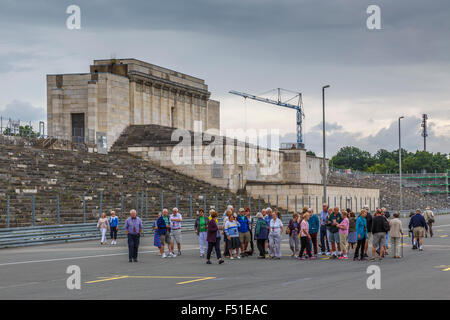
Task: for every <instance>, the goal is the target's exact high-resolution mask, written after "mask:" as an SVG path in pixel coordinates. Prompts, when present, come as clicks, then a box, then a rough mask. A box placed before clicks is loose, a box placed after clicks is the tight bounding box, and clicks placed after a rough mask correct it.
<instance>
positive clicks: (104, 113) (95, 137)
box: [47, 59, 379, 203]
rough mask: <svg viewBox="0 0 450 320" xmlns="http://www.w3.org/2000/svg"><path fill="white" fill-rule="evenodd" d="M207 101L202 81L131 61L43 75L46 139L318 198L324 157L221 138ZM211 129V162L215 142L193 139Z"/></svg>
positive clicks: (226, 183) (216, 109)
mask: <svg viewBox="0 0 450 320" xmlns="http://www.w3.org/2000/svg"><path fill="white" fill-rule="evenodd" d="M209 98H210V92H209V91H208V86H207V85H206V84H205V81H204V80H202V79H199V78H196V77H192V76H190V75H187V74H183V73H179V72H176V71H173V70H169V69H166V68H162V67H159V66H155V65H153V64H150V63H147V62H143V61H140V60H136V59H107V60H94V63H93V64H92V65H91V66H90V70H89V73H82V74H59V75H47V126H48V134H49V135H50V136H53V137H56V138H59V139H65V140H72V141H74V142H84V143H86V144H87V145H88V147H89V148H91V150H92V151H97V152H101V153H107V152H109V151H113V152H114V151H121V152H127V153H130V154H134V155H136V156H138V157H141V158H143V159H145V160H148V161H150V162H152V163H153V164H154V165H156V166H160V167H166V168H169V169H171V170H174V171H177V172H178V173H180V174H184V175H187V176H190V177H193V178H195V179H198V180H201V181H205V182H207V183H210V184H212V185H214V186H216V187H220V188H225V189H228V190H230V191H232V192H236V191H238V190H244V189H245V190H247V191H248V192H249V194H250V195H251V196H253V197H258V196H259V195H260V194H261V193H263V194H267V195H272V198H273V197H274V196H275V195H284V196H285V197H286V203H287V202H288V198H287V197H288V195H291V196H294V194H295V195H298V196H300V195H301V196H304V197H315V198H316V199H317V198H319V197H320V194H321V184H322V181H323V179H322V159H321V158H318V157H315V156H308V155H307V154H306V150H305V149H302V148H298V149H297V148H287V149H280V150H270V149H266V148H261V147H258V146H256V145H252V144H250V143H245V142H243V141H240V140H237V139H230V138H227V137H224V136H220V104H219V102H218V101H214V100H211V99H209ZM176 129H184V131H185V133H186V135H187V136H188V137H189V139H191V137H192V139H191V142H192V144H191V143H189V148H187V150H188V153H189V161H188V163H182V164H180V163H176V162H174V161H173V159H174V158H173V156H174V154H175V153H176V152H178V151H177V150H178V149H179V148H178V147H179V142H180V140H179V139H178V138H177V137H175V139H174V136H173V134H174V132H177V131H183V130H176ZM211 129H212V130H211ZM211 131H215V132H217V134H214V136H215V138H214V139H213V140H214V142H216V139H217V141H221V148H223V151H222V152H220V156H218V158H217V156H215V157H214V159H215V160H213V161H210V162H208V161H204V155H205V152H206V153H207V152H209V151H208V150H210V149H211V145H213V142H212V140H210V139H209V140H208V139H206V141H204V140H203V138H204V136H203V137H202V138H201V139H202V140H201V142H200V143H199V144H198V143H197V144H196V143H194V142H195V135H196V134H198V133H199V132H201V134H202V135H204V134H205V133H208V132H211ZM95 149H96V150H95ZM221 150H222V149H221ZM230 151H231V152H230ZM214 153H215V152H214ZM230 159H231V160H230ZM216 160H217V161H216ZM228 160H230V161H228ZM326 166H328V161H326ZM274 168H275V170H273V169H274ZM330 194H331V195H333V196H335V197H339V198H340V199H341V198H342V197H344V198H345V199H348V197H349V196H352V198H353V197H357V198H362V197H364V198H377V199H378V198H379V190H378V189H372V188H352V187H345V188H344V187H340V186H334V187H333V188H331V187H330Z"/></svg>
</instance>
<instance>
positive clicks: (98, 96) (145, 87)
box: [47, 59, 220, 150]
mask: <svg viewBox="0 0 450 320" xmlns="http://www.w3.org/2000/svg"><path fill="white" fill-rule="evenodd" d="M209 97H210V92H209V91H208V86H207V85H206V84H205V81H204V80H202V79H199V78H196V77H193V76H190V75H187V74H183V73H180V72H177V71H173V70H169V69H166V68H163V67H159V66H156V65H153V64H150V63H147V62H144V61H140V60H136V59H106V60H94V64H93V65H91V66H90V72H89V73H79V74H58V75H47V126H48V135H49V136H54V137H56V138H59V139H65V140H72V141H73V142H85V143H88V144H97V145H103V146H104V147H105V148H106V150H109V149H110V147H111V146H112V145H113V143H114V141H115V140H116V139H117V138H118V137H119V136H120V134H121V133H122V131H123V130H124V129H125V128H126V127H127V126H129V125H134V124H137V125H142V124H157V125H162V126H169V127H174V128H183V129H189V130H193V129H194V127H193V125H194V121H196V120H198V121H202V125H203V128H202V129H203V130H207V129H210V128H214V129H220V104H219V102H218V101H214V100H211V99H209Z"/></svg>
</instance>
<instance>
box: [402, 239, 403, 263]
mask: <svg viewBox="0 0 450 320" xmlns="http://www.w3.org/2000/svg"><path fill="white" fill-rule="evenodd" d="M402 258H403V234H402Z"/></svg>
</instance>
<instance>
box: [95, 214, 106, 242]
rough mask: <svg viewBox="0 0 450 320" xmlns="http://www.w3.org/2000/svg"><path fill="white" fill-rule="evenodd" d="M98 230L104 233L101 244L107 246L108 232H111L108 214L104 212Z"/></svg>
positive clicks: (99, 220)
mask: <svg viewBox="0 0 450 320" xmlns="http://www.w3.org/2000/svg"><path fill="white" fill-rule="evenodd" d="M97 228H99V229H100V232H101V233H102V240H101V241H100V244H105V243H106V230H109V222H108V218H106V214H105V213H104V212H102V216H101V218H100V219H98V222H97Z"/></svg>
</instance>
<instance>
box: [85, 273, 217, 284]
mask: <svg viewBox="0 0 450 320" xmlns="http://www.w3.org/2000/svg"><path fill="white" fill-rule="evenodd" d="M99 278H101V279H99V280H92V281H87V282H85V283H88V284H90V283H97V282H105V281H112V280H119V279H193V280H188V281H183V282H178V283H177V284H186V283H191V282H196V281H203V280H211V279H215V278H216V277H190V276H129V275H123V276H114V277H99Z"/></svg>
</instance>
